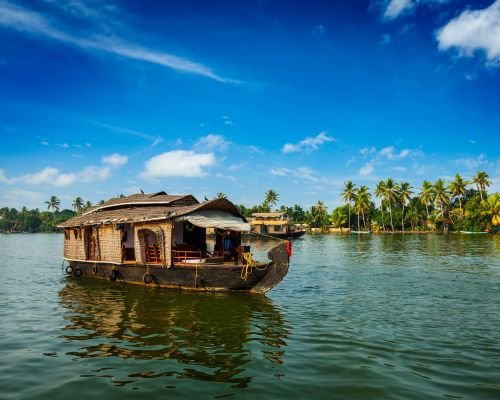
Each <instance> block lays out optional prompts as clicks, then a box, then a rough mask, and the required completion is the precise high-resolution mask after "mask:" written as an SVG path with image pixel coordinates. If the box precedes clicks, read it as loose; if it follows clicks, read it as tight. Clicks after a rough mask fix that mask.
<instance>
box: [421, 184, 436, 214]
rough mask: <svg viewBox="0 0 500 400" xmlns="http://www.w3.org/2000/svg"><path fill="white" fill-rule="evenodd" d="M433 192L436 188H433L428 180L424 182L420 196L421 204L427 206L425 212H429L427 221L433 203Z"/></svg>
mask: <svg viewBox="0 0 500 400" xmlns="http://www.w3.org/2000/svg"><path fill="white" fill-rule="evenodd" d="M433 192H434V188H433V186H432V183H430V182H429V181H427V180H425V181H423V182H422V188H421V189H420V192H419V194H418V195H419V196H420V203H422V204H423V205H424V206H425V211H426V212H427V219H429V204H431V203H432V200H433V199H432V198H433Z"/></svg>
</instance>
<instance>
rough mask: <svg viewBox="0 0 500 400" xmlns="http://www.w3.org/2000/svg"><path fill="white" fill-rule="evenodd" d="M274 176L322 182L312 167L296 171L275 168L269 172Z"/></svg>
mask: <svg viewBox="0 0 500 400" xmlns="http://www.w3.org/2000/svg"><path fill="white" fill-rule="evenodd" d="M269 173H270V174H271V175H274V176H286V177H289V178H293V179H295V180H299V181H309V182H314V183H316V182H319V181H320V180H322V178H321V177H320V175H319V174H318V173H317V172H316V171H314V170H313V169H312V168H310V167H299V168H296V169H291V168H285V167H275V168H271V169H270V170H269Z"/></svg>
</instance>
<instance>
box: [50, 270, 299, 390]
mask: <svg viewBox="0 0 500 400" xmlns="http://www.w3.org/2000/svg"><path fill="white" fill-rule="evenodd" d="M60 302H61V304H62V306H63V307H64V309H66V310H67V313H66V314H65V316H64V318H65V319H66V320H67V322H68V323H67V325H66V326H65V328H64V330H63V332H64V333H63V335H62V337H63V338H64V339H66V340H67V341H68V342H69V343H70V344H71V345H74V347H75V349H74V350H73V349H72V351H70V352H68V353H67V354H68V355H71V356H74V357H77V359H80V358H83V359H89V358H97V357H100V358H101V360H102V361H103V362H102V365H101V368H98V369H97V370H94V371H98V370H99V371H102V370H103V369H106V368H102V367H105V365H106V362H105V359H102V358H103V357H104V358H106V357H113V358H114V359H118V360H119V359H122V360H124V359H132V360H134V361H137V363H136V364H135V368H137V364H139V365H143V366H144V365H147V366H148V368H150V367H151V365H154V366H155V368H156V369H158V365H159V364H158V363H152V362H148V363H145V362H142V361H141V360H152V361H154V360H171V361H172V360H174V361H176V362H175V363H165V362H163V363H161V366H162V368H165V367H166V366H168V367H169V368H170V369H171V370H169V371H164V370H150V369H148V370H141V371H137V370H136V369H135V370H134V371H132V370H131V371H128V373H127V377H128V378H131V380H125V381H121V382H122V384H126V383H129V382H134V381H137V379H142V378H158V377H168V376H172V377H176V378H187V379H192V380H197V381H212V382H225V383H229V384H231V386H232V387H246V386H247V385H248V384H249V382H250V381H251V380H252V371H251V368H250V366H249V363H250V362H252V360H256V359H263V360H265V362H266V363H270V364H271V365H275V366H276V365H278V364H281V363H282V360H283V355H284V348H285V347H286V339H287V337H288V334H289V328H288V327H287V324H286V322H285V321H284V320H283V318H282V316H281V314H280V312H279V310H278V309H277V308H276V306H274V305H273V303H272V301H271V300H269V299H268V298H266V297H264V296H255V295H249V294H237V293H236V294H232V293H231V294H226V293H224V294H221V293H202V292H199V293H198V292H186V291H180V290H179V291H177V290H155V289H148V288H143V287H135V286H132V285H116V284H110V283H108V282H100V281H95V282H92V281H90V280H85V281H84V280H81V281H76V280H71V281H68V282H67V284H66V286H65V287H64V288H63V289H62V290H61V291H60ZM113 365H114V366H117V367H118V368H120V370H121V372H122V373H123V368H122V367H121V366H120V364H116V363H113ZM123 367H124V368H125V367H126V368H130V363H128V364H126V365H125V363H123ZM109 372H110V371H109V370H107V371H106V373H108V375H106V376H107V377H109V378H111V379H112V381H113V383H115V384H119V382H120V381H119V380H117V379H116V377H114V376H112V375H109ZM87 376H97V375H87ZM100 376H102V375H100ZM123 382H125V383H123Z"/></svg>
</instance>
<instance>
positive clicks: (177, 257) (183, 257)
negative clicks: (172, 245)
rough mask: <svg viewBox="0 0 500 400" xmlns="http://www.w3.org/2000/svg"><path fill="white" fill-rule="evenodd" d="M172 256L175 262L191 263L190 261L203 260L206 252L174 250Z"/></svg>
mask: <svg viewBox="0 0 500 400" xmlns="http://www.w3.org/2000/svg"><path fill="white" fill-rule="evenodd" d="M172 255H173V258H174V262H189V261H190V260H201V259H202V258H204V256H205V252H203V251H200V250H172ZM205 257H206V256H205Z"/></svg>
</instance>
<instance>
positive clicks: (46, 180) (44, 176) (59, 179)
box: [0, 153, 128, 187]
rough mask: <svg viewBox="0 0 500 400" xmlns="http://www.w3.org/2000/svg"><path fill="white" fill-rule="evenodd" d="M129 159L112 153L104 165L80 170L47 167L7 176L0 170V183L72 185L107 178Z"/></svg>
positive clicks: (104, 159) (106, 158)
mask: <svg viewBox="0 0 500 400" xmlns="http://www.w3.org/2000/svg"><path fill="white" fill-rule="evenodd" d="M127 161H128V158H127V157H126V156H121V155H119V154H116V153H115V154H111V155H109V156H105V157H103V158H102V162H103V164H105V165H104V166H101V167H96V166H89V167H86V168H84V169H83V170H81V171H80V172H69V173H66V172H61V171H60V170H59V169H57V168H54V167H45V168H43V169H41V170H40V171H38V172H33V173H28V174H24V175H20V176H17V177H14V178H7V176H6V175H5V171H4V170H0V183H4V184H7V185H12V184H14V183H18V182H19V183H23V184H25V185H31V186H40V185H49V186H55V187H67V186H71V185H72V184H73V183H75V182H93V181H96V180H101V181H102V180H105V179H107V178H108V177H109V176H110V175H111V168H116V167H119V166H121V165H123V164H125V163H126V162H127Z"/></svg>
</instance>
